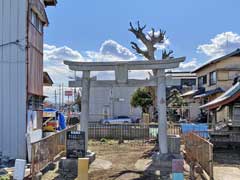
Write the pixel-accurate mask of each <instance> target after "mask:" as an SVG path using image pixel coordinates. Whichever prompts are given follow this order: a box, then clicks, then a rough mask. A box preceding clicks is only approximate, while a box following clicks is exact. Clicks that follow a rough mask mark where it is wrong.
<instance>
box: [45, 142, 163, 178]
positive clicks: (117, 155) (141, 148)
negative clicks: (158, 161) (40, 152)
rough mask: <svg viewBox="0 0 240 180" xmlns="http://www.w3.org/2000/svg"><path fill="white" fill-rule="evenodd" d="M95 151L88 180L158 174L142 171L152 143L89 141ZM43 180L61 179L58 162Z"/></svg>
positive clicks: (153, 176) (148, 159)
mask: <svg viewBox="0 0 240 180" xmlns="http://www.w3.org/2000/svg"><path fill="white" fill-rule="evenodd" d="M88 148H89V149H90V150H91V151H93V152H95V153H96V160H95V161H94V163H93V164H91V166H90V169H89V179H90V180H133V179H134V180H146V179H148V180H155V179H159V178H158V176H157V175H156V176H155V175H152V174H146V173H144V168H145V167H146V166H147V165H148V163H150V156H151V153H152V150H153V149H154V144H152V143H144V142H143V141H125V142H124V143H121V144H119V143H118V141H113V140H107V141H105V142H100V141H90V142H89V147H88ZM42 179H43V180H62V179H64V178H61V176H60V175H59V174H58V163H56V167H55V169H53V170H51V171H48V172H47V173H46V174H44V175H43V177H42Z"/></svg>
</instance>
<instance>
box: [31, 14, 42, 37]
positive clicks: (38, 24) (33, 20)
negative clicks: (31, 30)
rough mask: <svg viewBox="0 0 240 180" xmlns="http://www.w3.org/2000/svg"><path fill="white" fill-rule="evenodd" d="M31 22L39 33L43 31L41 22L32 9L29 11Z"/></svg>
mask: <svg viewBox="0 0 240 180" xmlns="http://www.w3.org/2000/svg"><path fill="white" fill-rule="evenodd" d="M31 23H32V25H33V26H34V27H35V28H36V29H37V30H38V31H39V32H40V33H42V32H43V23H42V21H41V20H40V19H39V17H38V15H37V13H35V12H34V11H31Z"/></svg>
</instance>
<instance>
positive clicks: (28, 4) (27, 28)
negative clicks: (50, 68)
mask: <svg viewBox="0 0 240 180" xmlns="http://www.w3.org/2000/svg"><path fill="white" fill-rule="evenodd" d="M29 10H30V0H27V18H26V71H27V72H26V76H27V77H26V129H25V132H26V134H27V125H28V78H29V75H28V68H29V67H28V65H29V35H28V33H29V14H30V11H29ZM26 142H27V136H26ZM26 152H27V153H26V159H28V151H27V143H26ZM28 160H29V159H28Z"/></svg>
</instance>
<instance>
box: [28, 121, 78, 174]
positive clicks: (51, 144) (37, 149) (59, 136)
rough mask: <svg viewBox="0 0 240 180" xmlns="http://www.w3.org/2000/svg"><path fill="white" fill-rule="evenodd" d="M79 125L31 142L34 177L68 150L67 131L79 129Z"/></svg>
mask: <svg viewBox="0 0 240 180" xmlns="http://www.w3.org/2000/svg"><path fill="white" fill-rule="evenodd" d="M77 126H78V125H74V126H71V127H69V128H67V129H65V130H63V131H60V132H58V133H56V134H53V135H51V136H48V137H45V138H43V139H41V140H39V141H37V142H34V143H32V144H31V147H32V149H31V153H32V156H31V157H32V159H31V174H32V176H33V177H34V176H35V175H36V173H38V172H39V171H41V170H42V169H44V168H45V167H46V166H47V165H48V164H49V163H50V162H53V161H54V160H55V158H56V157H57V156H58V155H60V154H61V152H64V151H65V150H66V135H67V132H68V131H71V130H77Z"/></svg>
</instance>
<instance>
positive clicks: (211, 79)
mask: <svg viewBox="0 0 240 180" xmlns="http://www.w3.org/2000/svg"><path fill="white" fill-rule="evenodd" d="M216 83H217V73H216V71H213V72H210V75H209V85H210V86H211V85H214V84H216Z"/></svg>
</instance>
